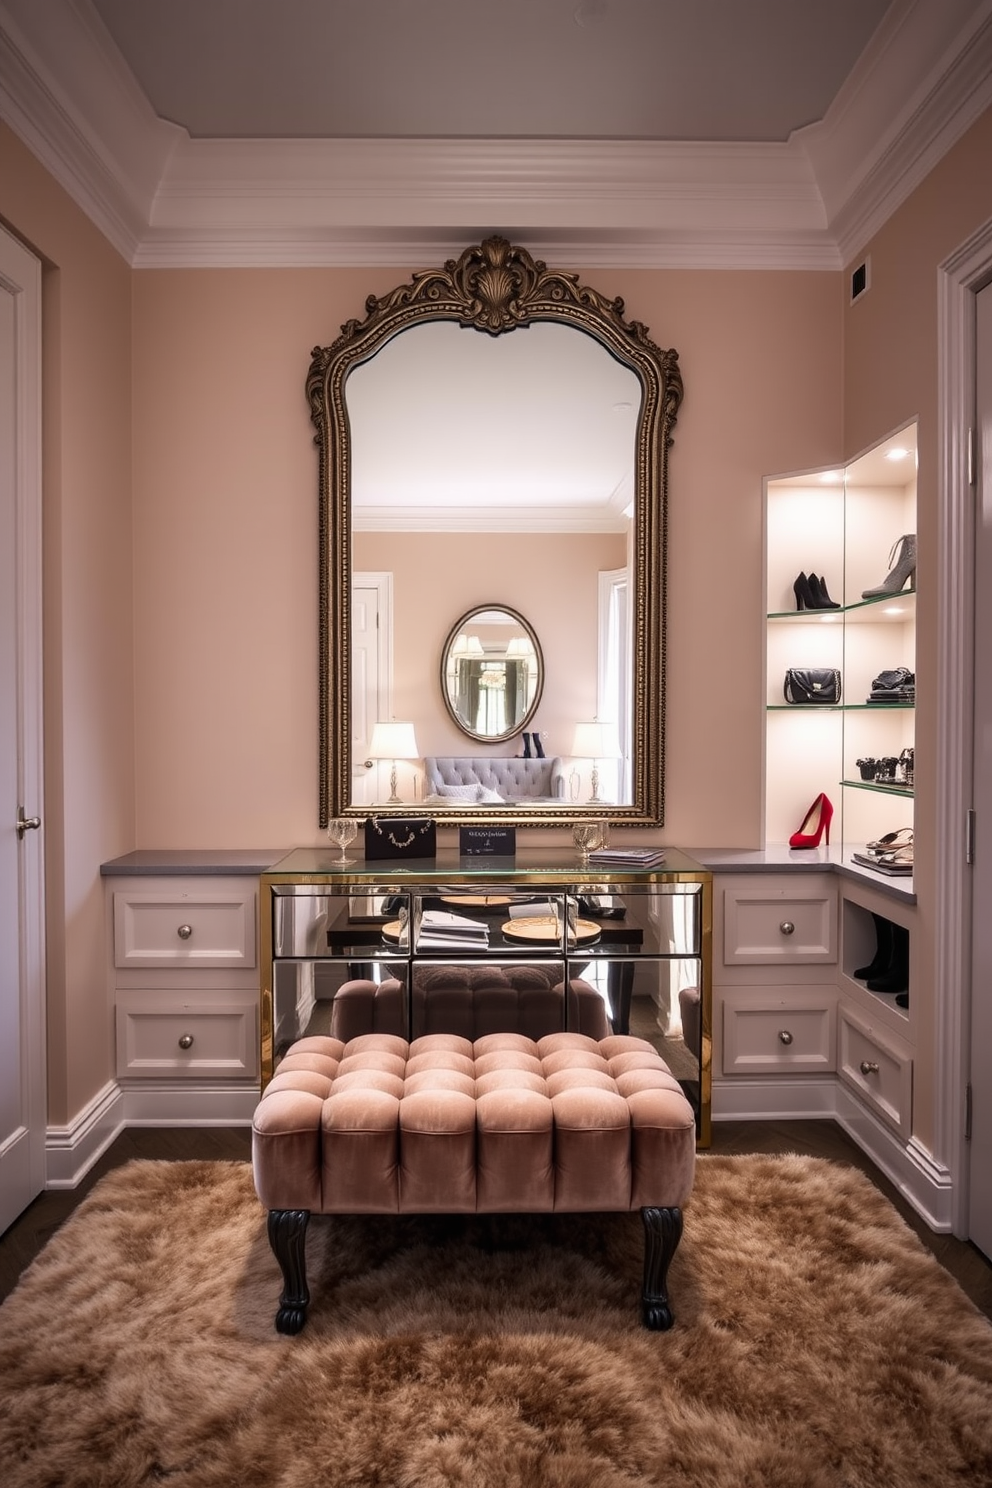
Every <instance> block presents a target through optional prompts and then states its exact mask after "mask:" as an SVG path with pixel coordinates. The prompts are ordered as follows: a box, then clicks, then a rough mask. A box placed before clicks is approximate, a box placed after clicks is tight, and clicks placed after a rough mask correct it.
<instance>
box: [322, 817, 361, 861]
mask: <svg viewBox="0 0 992 1488" xmlns="http://www.w3.org/2000/svg"><path fill="white" fill-rule="evenodd" d="M327 835H328V837H329V838H330V839H331V841H332V842H333V843H334V844H335V845H336V846H337V847H339V848H340V849H341V856H340V857H339V858H338V859H337V862H338V864H341V863H353V862H354V861H355V860H354V858H348V857H345V848H346V847H347V846H348V844H349V842H354V840H355V838H356V837H357V836H358V823H357V821H355V820H354V819H353V818H352V817H350V816H335V817H334V818H333V819H332V820H331V821H329V822H328V823H327Z"/></svg>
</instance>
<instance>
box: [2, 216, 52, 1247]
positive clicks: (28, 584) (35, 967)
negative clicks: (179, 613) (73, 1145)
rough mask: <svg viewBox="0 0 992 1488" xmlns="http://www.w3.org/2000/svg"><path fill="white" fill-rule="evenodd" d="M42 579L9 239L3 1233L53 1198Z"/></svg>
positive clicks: (32, 341) (25, 342)
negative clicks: (48, 1142)
mask: <svg viewBox="0 0 992 1488" xmlns="http://www.w3.org/2000/svg"><path fill="white" fill-rule="evenodd" d="M41 573H42V569H41V264H40V263H39V261H38V260H37V259H36V258H35V257H34V255H33V254H32V253H30V252H29V251H28V250H27V249H26V248H25V247H24V246H23V245H22V244H21V243H19V242H18V241H17V239H16V238H14V237H12V236H10V234H9V233H7V232H5V231H4V230H3V229H2V228H0V1232H2V1231H3V1230H5V1229H6V1228H7V1227H8V1226H9V1225H10V1224H11V1223H12V1222H13V1221H14V1220H15V1219H16V1218H17V1216H18V1215H19V1214H20V1213H21V1212H22V1211H23V1210H24V1209H25V1208H26V1207H27V1205H28V1204H29V1203H30V1202H31V1200H32V1199H33V1198H34V1197H35V1196H36V1195H37V1194H38V1193H39V1192H40V1191H41V1189H42V1188H44V1186H45V1123H46V1114H47V1099H46V1088H45V1009H44V996H45V993H44V988H45V970H44V864H43V852H42V832H41V830H40V822H41V817H42V815H43V806H42V650H41ZM25 819H26V820H27V822H28V825H27V826H26V827H25V826H24V825H23V822H24V820H25ZM19 821H20V822H21V825H20V827H19ZM35 823H37V825H35Z"/></svg>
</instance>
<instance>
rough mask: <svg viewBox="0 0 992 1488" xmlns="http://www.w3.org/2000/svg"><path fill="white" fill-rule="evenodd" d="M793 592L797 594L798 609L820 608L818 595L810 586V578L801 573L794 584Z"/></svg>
mask: <svg viewBox="0 0 992 1488" xmlns="http://www.w3.org/2000/svg"><path fill="white" fill-rule="evenodd" d="M792 592H793V594H794V595H795V596H796V609H797V610H818V609H819V608H820V606H819V605H818V604H817V602H816V596H815V594H814V593H813V590H812V589H811V587H810V582H809V579H808V578H807V577H806V575H805V574H804V573H801V574H800V575H799V576H798V578H797V579H796V581H795V583H794V584H793V586H792Z"/></svg>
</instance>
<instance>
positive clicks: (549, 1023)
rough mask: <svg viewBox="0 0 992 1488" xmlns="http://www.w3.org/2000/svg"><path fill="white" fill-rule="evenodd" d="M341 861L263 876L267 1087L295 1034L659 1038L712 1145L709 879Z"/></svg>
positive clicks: (677, 871) (674, 869) (524, 863)
mask: <svg viewBox="0 0 992 1488" xmlns="http://www.w3.org/2000/svg"><path fill="white" fill-rule="evenodd" d="M354 857H355V861H350V862H346V863H344V864H342V863H341V862H340V860H339V859H337V858H336V857H335V854H334V852H333V851H332V850H330V849H328V850H327V851H324V850H322V849H319V848H316V849H313V848H299V849H297V850H295V851H293V852H291V853H289V854H288V855H287V856H286V857H284V858H282V859H281V860H280V861H278V862H277V863H275V864H273V865H272V867H271V868H270V869H269V870H268V871H267V872H265V873H263V875H262V878H261V893H260V904H259V910H260V921H261V924H260V932H261V933H260V952H261V1065H262V1070H261V1073H262V1084H263V1087H264V1085H265V1084H267V1083H268V1081H269V1080H270V1079H271V1078H272V1075H273V1074H274V1073H275V1071H276V1069H277V1068H278V1065H279V1061H280V1059H281V1058H282V1056H283V1054H284V1053H285V1051H286V1049H287V1048H288V1047H289V1045H290V1044H292V1043H293V1042H295V1040H296V1039H298V1038H302V1037H306V1036H308V1035H312V1034H326V1035H330V1036H331V1037H338V1038H342V1039H344V1040H348V1039H350V1038H355V1037H357V1036H359V1035H361V1034H365V1033H392V1034H397V1035H399V1036H400V1037H403V1038H407V1039H411V1040H412V1039H415V1038H419V1037H421V1036H423V1035H425V1034H432V1033H453V1034H460V1035H462V1036H464V1037H466V1038H470V1039H476V1038H481V1037H483V1036H484V1035H486V1034H490V1033H502V1032H517V1033H521V1034H524V1035H526V1036H527V1037H529V1038H533V1039H539V1038H541V1037H543V1036H544V1035H545V1034H550V1033H556V1032H561V1031H571V1032H579V1033H585V1034H588V1035H589V1036H590V1037H593V1038H605V1037H608V1036H609V1035H610V1034H614V1033H630V1034H634V1035H636V1036H638V1037H641V1038H646V1039H648V1040H649V1041H650V1042H651V1043H652V1044H653V1045H654V1046H655V1048H657V1049H658V1050H659V1052H660V1053H661V1055H662V1057H663V1058H664V1059H665V1060H666V1062H667V1063H668V1064H669V1067H670V1068H671V1070H672V1073H673V1074H674V1075H675V1077H676V1078H677V1079H678V1080H679V1082H680V1084H681V1085H682V1087H683V1089H684V1090H685V1092H686V1094H687V1096H688V1097H689V1100H690V1101H691V1102H692V1105H693V1108H694V1110H695V1112H696V1122H697V1130H698V1133H699V1141H700V1145H703V1146H706V1145H708V1144H709V1140H710V1085H711V1050H712V1037H711V1035H712V1025H711V1001H712V988H711V959H712V944H711V942H712V877H711V874H710V873H709V872H708V871H707V870H706V869H705V868H703V867H702V866H701V865H700V864H699V863H696V862H695V861H694V860H693V859H692V858H689V857H687V856H686V855H685V854H684V853H680V852H678V851H676V850H675V849H670V848H666V850H665V862H664V864H662V865H660V866H656V867H652V868H640V867H630V866H624V867H622V868H617V867H611V868H610V869H604V868H603V867H602V866H598V865H591V864H590V865H585V866H583V865H580V864H579V863H578V861H577V860H576V856H575V853H574V851H573V850H571V849H561V848H559V849H554V848H524V849H521V850H519V851H518V852H517V854H516V855H515V857H513V858H494V857H474V858H465V857H459V856H458V854H457V851H447V852H446V851H445V850H444V849H441V850H439V852H438V855H437V857H436V858H431V859H421V860H410V859H404V860H402V861H396V862H385V863H384V862H365V861H364V860H362V859H361V857H359V856H358V855H357V854H356V855H354Z"/></svg>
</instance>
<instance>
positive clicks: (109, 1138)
mask: <svg viewBox="0 0 992 1488" xmlns="http://www.w3.org/2000/svg"><path fill="white" fill-rule="evenodd" d="M258 1095H259V1090H258V1085H257V1084H252V1085H245V1084H241V1085H234V1084H228V1085H213V1086H206V1085H200V1086H183V1087H181V1088H179V1089H177V1088H176V1086H175V1085H168V1084H166V1083H165V1082H164V1081H162V1082H158V1081H152V1080H143V1081H142V1082H141V1084H140V1085H138V1084H132V1085H127V1084H119V1083H118V1082H117V1081H113V1080H112V1081H110V1082H109V1084H107V1085H105V1086H104V1087H103V1089H102V1090H101V1091H99V1092H98V1093H97V1094H96V1095H95V1096H94V1097H93V1099H92V1100H91V1101H90V1102H89V1104H88V1105H87V1106H84V1108H83V1110H82V1111H80V1112H79V1114H78V1116H76V1117H75V1119H74V1120H73V1121H71V1122H70V1124H69V1125H68V1126H50V1127H49V1128H48V1131H47V1133H46V1137H45V1187H46V1188H75V1187H76V1186H77V1184H79V1183H80V1182H81V1180H82V1179H83V1178H85V1177H86V1174H87V1173H88V1172H89V1170H90V1168H92V1166H93V1164H94V1163H95V1162H96V1161H97V1160H98V1158H100V1157H101V1156H102V1155H103V1153H104V1152H106V1150H107V1148H108V1147H109V1146H110V1144H111V1142H113V1141H114V1139H115V1137H117V1136H119V1135H120V1133H121V1132H122V1131H123V1130H124V1128H125V1127H128V1126H250V1125H251V1118H252V1115H253V1114H254V1111H255V1107H256V1106H257V1105H258Z"/></svg>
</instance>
